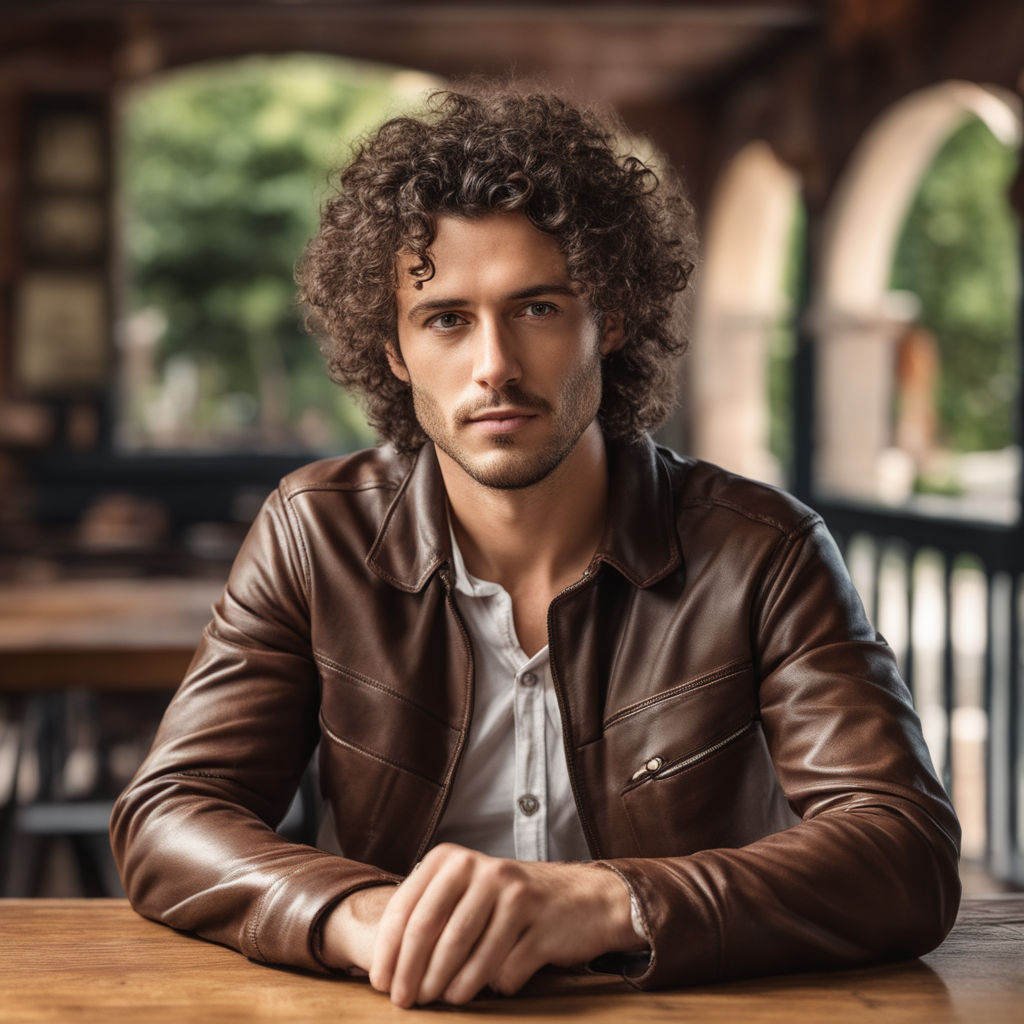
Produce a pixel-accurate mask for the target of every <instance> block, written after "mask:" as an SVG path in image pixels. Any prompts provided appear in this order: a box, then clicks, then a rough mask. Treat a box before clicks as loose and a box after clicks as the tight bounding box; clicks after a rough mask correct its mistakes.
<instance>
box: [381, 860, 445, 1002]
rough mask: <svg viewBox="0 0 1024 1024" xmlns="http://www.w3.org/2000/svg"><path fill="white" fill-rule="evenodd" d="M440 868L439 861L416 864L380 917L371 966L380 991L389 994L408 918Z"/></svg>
mask: <svg viewBox="0 0 1024 1024" xmlns="http://www.w3.org/2000/svg"><path fill="white" fill-rule="evenodd" d="M438 866H439V865H438V863H437V862H433V863H431V864H429V865H424V864H422V863H420V864H417V865H416V867H415V868H413V870H412V871H411V872H410V873H409V874H408V875H407V876H406V877H405V878H404V879H403V881H402V883H401V884H400V885H399V886H398V888H397V889H396V890H395V892H394V895H393V896H392V897H391V900H390V901H389V903H388V905H387V907H386V908H385V910H384V913H383V914H382V915H381V919H380V923H379V924H378V926H377V937H376V939H375V940H374V945H373V957H372V962H371V964H370V984H371V985H372V986H373V987H374V988H375V989H377V990H378V991H379V992H387V991H388V989H390V987H391V980H392V978H393V976H394V971H395V964H396V963H397V961H398V954H399V950H400V949H401V945H402V935H403V933H404V931H405V926H406V924H407V922H408V920H409V915H410V914H411V913H412V912H413V910H414V909H415V907H416V904H417V903H418V902H419V899H420V897H421V896H422V895H423V892H424V891H425V890H426V888H427V886H428V885H429V884H430V881H431V879H432V878H433V876H434V874H435V873H436V872H437V869H438Z"/></svg>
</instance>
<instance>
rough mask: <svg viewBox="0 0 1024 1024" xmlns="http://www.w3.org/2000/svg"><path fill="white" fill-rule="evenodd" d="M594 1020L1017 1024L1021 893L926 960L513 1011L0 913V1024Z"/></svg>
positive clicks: (498, 1002)
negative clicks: (436, 1001)
mask: <svg viewBox="0 0 1024 1024" xmlns="http://www.w3.org/2000/svg"><path fill="white" fill-rule="evenodd" d="M555 1018H558V1019H559V1020H573V1019H575V1020H581V1021H582V1020H585V1021H587V1022H588V1024H590V1022H591V1021H594V1022H609V1024H611V1022H614V1024H625V1022H629V1024H633V1022H637V1024H654V1022H667V1021H673V1022H674V1021H680V1020H683V1021H702V1022H703V1021H707V1022H712V1024H718V1022H721V1024H726V1022H728V1024H735V1022H748V1021H750V1022H755V1024H756V1022H761V1021H792V1022H800V1021H828V1022H829V1024H844V1022H847V1021H850V1022H853V1021H856V1022H857V1024H863V1022H865V1021H884V1022H886V1024H901V1022H928V1024H936V1022H944V1021H979V1022H984V1024H1010V1022H1014V1024H1020V1022H1021V1020H1022V1019H1024V895H1022V894H1012V895H1004V896H991V897H989V896H986V897H974V898H970V899H968V900H966V901H965V903H964V906H963V908H962V909H961V914H960V918H959V920H958V922H957V925H956V927H955V928H954V930H953V932H952V933H951V934H950V936H949V938H948V939H947V940H946V942H945V943H944V944H943V945H942V946H941V947H940V948H939V949H938V950H936V951H935V952H933V953H931V954H929V955H928V956H927V957H925V958H924V959H923V960H914V961H909V962H906V963H901V964H891V965H886V966H881V967H876V968H870V969H863V970H855V971H845V972H835V973H828V974H803V975H791V976H787V977H780V978H767V979H755V980H751V981H744V982H736V983H733V984H729V985H712V986H704V987H699V988H691V989H681V990H677V991H671V992H652V993H641V992H635V991H633V990H632V989H631V988H629V986H627V985H626V984H625V983H623V982H621V981H619V980H616V979H613V978H604V977H591V976H585V975H570V974H563V973H559V972H554V971H552V972H550V973H543V974H541V975H540V976H538V977H537V978H535V979H534V980H533V981H532V982H531V983H530V985H529V986H528V988H527V989H526V990H525V991H524V992H523V993H521V994H520V995H519V996H517V997H515V998H512V999H502V998H494V997H491V998H483V999H479V1000H477V1001H476V1002H474V1003H473V1004H472V1006H471V1007H469V1008H468V1009H464V1010H457V1009H447V1008H444V1007H431V1008H427V1009H424V1010H409V1011H402V1010H397V1009H395V1008H394V1007H392V1006H391V1004H390V1003H389V1002H388V1000H387V999H386V998H385V997H383V996H381V995H380V994H379V993H376V992H374V991H373V990H372V989H371V988H370V987H369V985H368V984H367V983H366V982H365V981H358V980H351V979H332V978H323V977H317V976H312V975H307V974H303V973H301V972H298V971H289V970H283V969H277V968H268V967H263V966H260V965H258V964H253V963H250V962H249V961H247V960H245V959H244V958H243V957H241V956H239V955H238V954H237V953H234V952H232V951H230V950H227V949H224V948H222V947H219V946H214V945H211V944H209V943H205V942H202V941H201V940H198V939H194V938H192V937H190V936H185V935H181V934H178V933H176V932H173V931H171V930H170V929H168V928H164V927H163V926H161V925H157V924H153V923H152V922H150V921H146V920H143V919H142V918H140V917H138V916H137V915H136V914H135V913H134V912H133V911H132V910H131V909H130V908H129V906H128V904H127V903H126V902H125V901H123V900H91V901H87V900H3V901H0V1021H4V1022H6V1021H19V1022H32V1021H47V1022H51V1021H61V1022H64V1021H67V1022H72V1024H74V1022H79V1021H104V1022H106V1021H143V1022H146V1024H162V1022H170V1021H174V1022H197V1024H206V1022H210V1024H234V1022H243V1021H263V1020H274V1021H284V1022H288V1021H336V1020H344V1021H346V1022H353V1024H360V1022H364V1021H367V1022H370V1021H373V1022H379V1021H402V1022H406V1021H408V1022H410V1024H413V1022H415V1021H419V1020H423V1021H432V1022H441V1021H459V1022H462V1024H470V1022H473V1021H477V1020H484V1019H489V1020H492V1021H493V1020H495V1019H500V1020H502V1021H526V1020H530V1021H537V1020H541V1021H543V1020H553V1019H555Z"/></svg>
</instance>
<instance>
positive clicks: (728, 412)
mask: <svg viewBox="0 0 1024 1024" xmlns="http://www.w3.org/2000/svg"><path fill="white" fill-rule="evenodd" d="M798 194H799V182H798V179H797V176H796V175H795V174H794V173H793V172H792V171H791V170H790V169H789V168H787V167H786V166H785V165H783V164H782V163H781V162H780V161H779V160H778V158H777V157H776V156H775V154H774V153H773V151H772V149H771V147H770V146H769V145H768V144H767V143H765V142H763V141H755V142H750V143H748V144H747V145H746V146H744V147H743V148H742V149H741V150H739V152H737V153H736V155H735V156H734V157H733V158H732V159H731V160H730V161H729V163H728V164H727V165H726V167H725V169H724V171H723V172H722V174H721V176H720V177H719V179H718V182H717V183H716V187H715V190H714V193H713V195H712V201H711V204H710V208H709V215H708V219H707V228H706V234H705V239H706V241H705V247H704V252H705V256H704V266H703V268H702V270H701V282H700V300H699V305H698V309H697V318H696V328H695V331H694V342H693V348H692V351H691V354H690V357H689V358H690V379H691V385H692V386H691V389H690V393H691V396H692V397H691V400H690V401H691V422H692V424H693V442H694V443H693V450H694V453H695V454H696V455H698V456H699V457H701V458H705V459H708V460H709V461H711V462H716V463H719V464H720V465H724V466H726V467H727V468H728V469H731V470H733V471H735V472H738V473H742V474H744V475H746V476H752V477H755V478H757V479H767V480H771V481H772V482H776V483H778V482H781V481H780V477H781V470H780V468H779V466H778V465H777V462H776V460H775V459H774V458H773V457H772V455H771V452H770V450H769V447H768V427H769V392H768V376H767V375H768V356H769V343H770V340H771V334H772V329H773V327H774V325H775V324H776V322H777V321H778V318H779V317H780V316H781V315H782V314H783V313H784V312H785V297H784V295H783V289H782V285H783V269H784V264H785V258H786V253H787V248H788V246H787V243H788V240H789V235H790V230H791V228H792V222H793V213H794V208H795V204H796V202H797V199H798Z"/></svg>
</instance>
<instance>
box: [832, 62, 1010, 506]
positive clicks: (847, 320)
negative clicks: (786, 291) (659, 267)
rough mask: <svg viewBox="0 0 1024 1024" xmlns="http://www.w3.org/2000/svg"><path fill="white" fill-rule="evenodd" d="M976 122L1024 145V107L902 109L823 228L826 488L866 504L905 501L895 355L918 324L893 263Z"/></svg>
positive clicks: (848, 177)
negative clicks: (944, 165) (932, 172)
mask: <svg viewBox="0 0 1024 1024" xmlns="http://www.w3.org/2000/svg"><path fill="white" fill-rule="evenodd" d="M970 116H974V117H977V118H979V119H981V120H982V121H983V122H984V123H985V124H986V125H987V127H988V128H989V130H990V131H991V132H992V134H993V135H994V136H995V137H996V138H997V139H999V140H1000V141H1003V142H1004V143H1005V144H1013V143H1015V142H1017V141H1018V140H1019V137H1020V123H1021V122H1020V104H1019V100H1018V99H1017V98H1016V97H1014V96H1013V95H1012V94H1010V93H1008V92H1006V91H1005V90H1001V89H995V88H986V87H984V86H981V85H977V84H975V83H971V82H960V81H952V82H945V83H942V84H940V85H936V86H932V87H929V88H927V89H923V90H921V91H919V92H916V93H913V94H912V95H910V96H908V97H906V98H905V99H903V100H901V101H900V102H899V103H897V104H895V105H894V106H893V107H892V108H891V109H890V110H889V111H888V112H887V113H886V114H885V115H884V116H883V117H882V118H881V119H880V120H879V121H878V123H877V124H876V125H875V126H874V127H873V128H872V129H871V130H870V131H869V132H868V133H867V134H866V136H865V137H864V140H863V142H862V143H861V145H860V147H859V148H858V150H857V151H856V153H855V154H854V156H853V158H852V159H851V160H850V162H849V165H848V167H847V168H846V171H845V173H844V175H843V177H842V179H841V180H840V182H839V184H838V186H837V188H836V191H835V193H834V195H833V198H832V201H831V204H830V207H829V210H828V211H827V215H826V218H825V220H824V222H823V233H822V245H821V249H820V252H821V259H820V261H819V274H818V279H817V282H816V291H815V303H814V309H813V311H812V325H813V327H814V330H815V333H816V336H817V341H818V344H817V350H816V351H817V357H816V361H817V392H816V405H817V410H818V412H817V423H816V450H815V480H816V488H817V489H818V490H819V491H821V492H823V493H832V494H841V495H844V496H849V497H855V498H862V499H871V500H877V499H885V498H888V497H900V496H902V495H903V494H905V493H906V489H907V488H906V482H905V481H898V480H894V479H891V478H887V475H886V459H885V457H884V453H885V452H886V450H887V449H888V448H889V446H890V443H891V434H892V407H893V401H894V391H893V386H894V377H895V369H894V367H895V355H896V354H895V344H896V342H897V341H898V340H899V339H900V338H901V337H903V336H905V334H906V332H907V328H908V327H909V326H910V325H911V324H912V323H913V322H914V320H915V319H916V316H917V309H916V303H915V301H914V299H913V297H912V296H908V295H903V294H899V293H893V292H891V291H890V279H891V273H892V267H893V258H894V253H895V249H896V245H897V242H898V239H899V236H900V231H901V228H902V225H903V223H904V218H905V215H906V212H907V210H908V208H909V206H910V203H911V201H912V200H913V198H914V195H915V192H916V190H917V188H918V185H919V183H920V181H921V179H922V177H923V176H924V174H925V173H926V171H927V169H928V167H929V165H930V164H931V163H932V160H933V159H934V157H935V155H936V153H937V152H938V150H939V149H940V147H941V146H942V145H943V143H944V142H945V141H946V139H947V138H948V137H949V136H950V135H951V134H952V133H953V132H954V131H955V130H956V128H957V127H958V126H959V125H960V124H962V123H963V121H964V120H965V119H966V118H967V117H970Z"/></svg>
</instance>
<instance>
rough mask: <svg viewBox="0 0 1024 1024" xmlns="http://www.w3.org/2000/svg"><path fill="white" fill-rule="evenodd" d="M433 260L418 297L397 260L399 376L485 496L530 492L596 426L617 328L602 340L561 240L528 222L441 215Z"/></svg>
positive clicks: (403, 262) (426, 427)
mask: <svg viewBox="0 0 1024 1024" xmlns="http://www.w3.org/2000/svg"><path fill="white" fill-rule="evenodd" d="M430 252H431V257H432V258H433V261H434V267H435V273H434V276H433V277H432V278H431V279H430V280H429V281H425V282H424V283H423V287H422V288H416V287H415V286H414V279H413V278H412V277H411V276H410V275H409V273H408V269H409V267H410V266H412V265H413V263H414V260H413V259H412V257H410V256H407V255H401V254H400V255H399V258H398V272H399V282H400V284H399V288H398V292H397V296H396V298H397V305H398V342H399V347H400V350H401V351H400V354H399V353H396V352H393V351H390V350H389V353H388V357H389V361H390V363H391V368H392V371H393V372H394V373H395V375H396V376H397V377H399V378H400V379H402V380H404V381H406V382H408V383H410V384H411V385H412V392H413V402H414V405H415V409H416V416H417V419H418V420H419V422H420V425H421V426H422V427H423V431H424V433H426V435H427V436H428V437H429V438H430V439H431V440H432V441H433V442H434V444H435V445H436V446H437V447H438V449H439V450H440V451H441V452H443V453H444V454H445V455H447V456H449V457H450V458H451V459H452V460H453V461H454V462H455V463H456V464H457V465H458V466H459V467H460V468H461V469H462V470H464V471H465V472H466V473H468V474H469V475H470V476H471V477H472V478H473V479H474V480H477V481H478V482H479V483H482V484H485V485H486V486H488V487H496V488H520V487H529V486H530V485H531V484H534V483H537V482H538V481H540V480H543V479H544V477H546V476H547V475H548V474H549V473H550V472H551V471H552V470H553V469H555V468H556V467H557V466H558V465H559V464H560V463H561V462H562V460H563V459H564V458H565V457H566V456H567V455H568V454H569V453H570V452H571V451H572V450H573V448H574V447H575V445H576V442H577V441H578V440H579V439H580V437H581V435H582V434H583V432H584V431H585V430H587V428H588V427H590V426H591V424H593V423H594V418H595V416H596V415H597V410H598V407H599V405H600V403H601V356H602V355H603V354H606V353H608V352H610V351H612V350H613V349H614V348H615V347H616V346H617V345H618V344H620V342H621V330H620V327H619V323H618V320H617V318H615V317H609V318H607V320H608V325H609V326H606V329H605V331H604V332H603V335H602V332H601V330H600V329H599V328H598V325H597V323H596V321H595V318H594V317H593V315H592V314H591V312H590V310H589V308H588V306H587V303H586V302H585V301H584V300H583V299H582V298H580V297H579V296H578V294H577V289H576V287H575V286H574V285H573V283H572V282H571V281H570V279H569V274H568V271H567V270H566V266H565V258H564V257H563V256H562V254H561V252H559V249H558V244H557V242H556V241H555V239H554V238H553V237H552V236H551V235H548V234H545V233H544V232H542V231H539V230H538V229H537V228H535V227H534V226H533V225H532V224H531V223H530V222H529V220H527V218H526V217H525V216H523V215H522V214H493V215H490V216H487V217H483V218H481V219H478V220H467V219H465V218H462V217H454V216H445V217H441V218H439V219H438V225H437V237H436V238H435V240H434V244H433V245H432V246H431V250H430ZM593 429H595V430H596V429H597V427H596V424H595V425H594V427H593Z"/></svg>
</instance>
